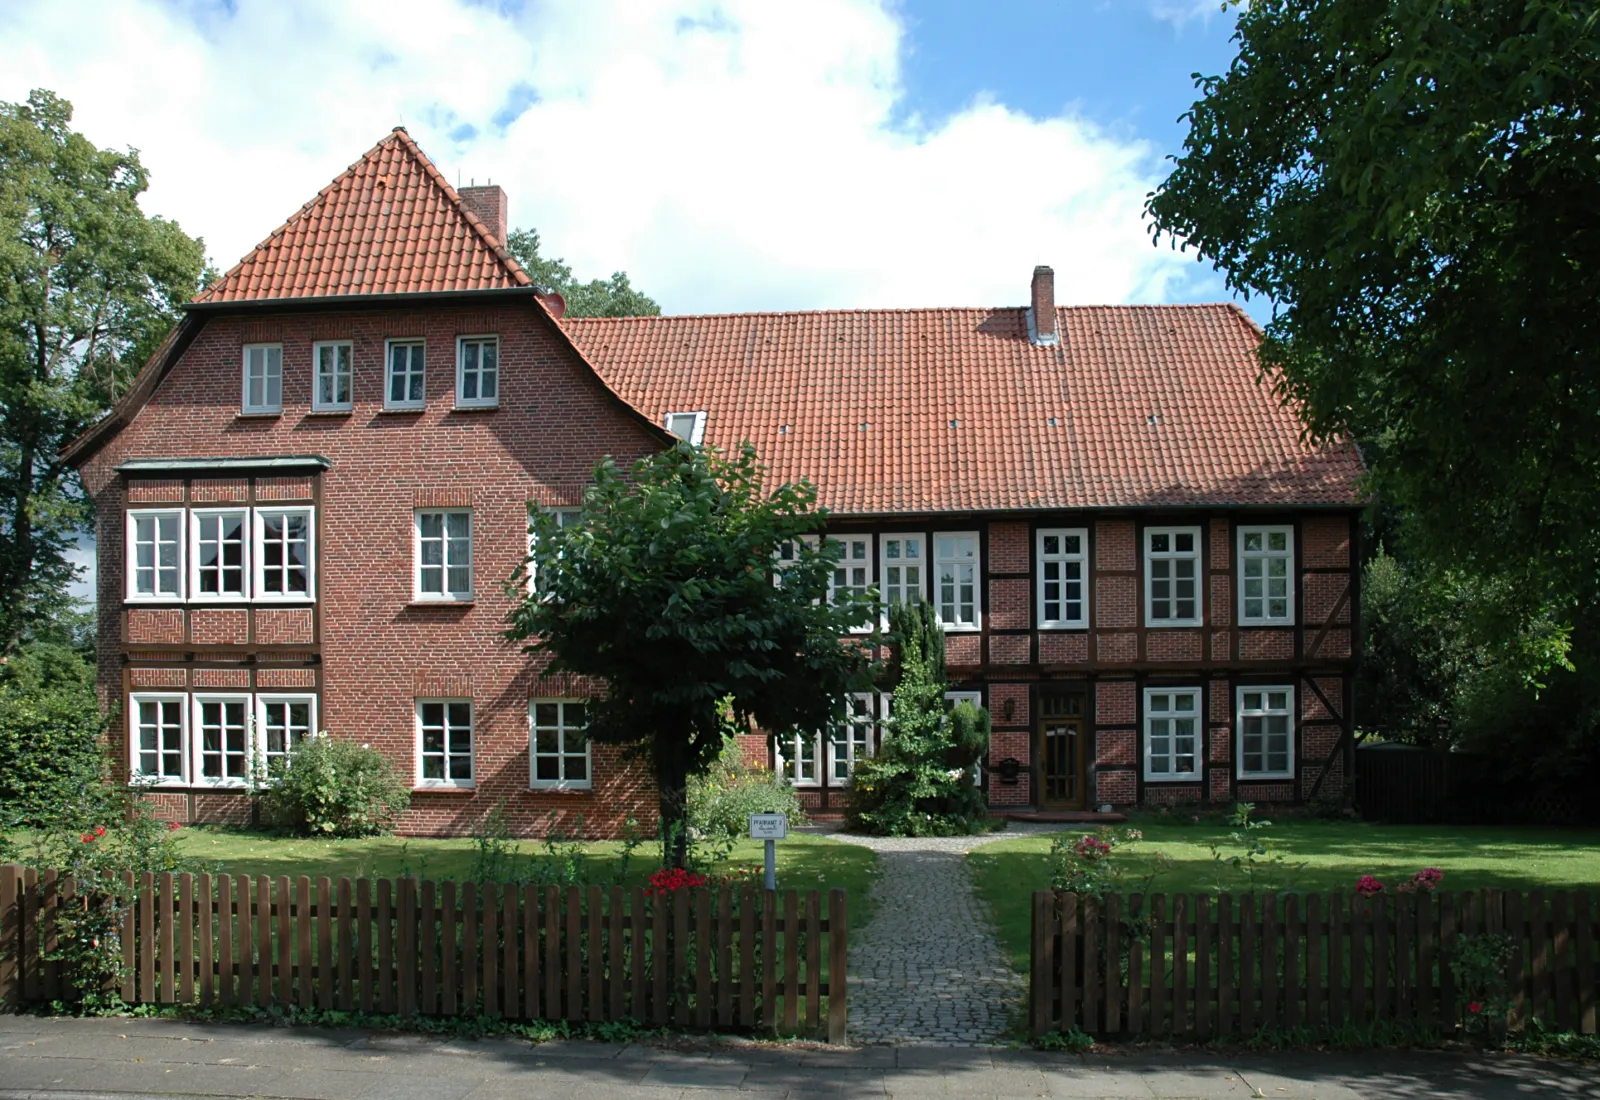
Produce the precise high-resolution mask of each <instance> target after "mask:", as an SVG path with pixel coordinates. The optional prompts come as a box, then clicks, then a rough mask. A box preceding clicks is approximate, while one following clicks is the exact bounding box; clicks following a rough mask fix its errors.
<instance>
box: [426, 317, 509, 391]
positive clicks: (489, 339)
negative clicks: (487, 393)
mask: <svg viewBox="0 0 1600 1100" xmlns="http://www.w3.org/2000/svg"><path fill="white" fill-rule="evenodd" d="M468 344H477V345H479V347H480V349H481V348H482V346H483V345H493V346H494V396H493V397H484V396H483V352H482V351H481V350H480V351H479V352H478V368H477V373H478V396H477V397H466V396H464V394H465V392H466V388H467V387H466V382H467V345H468ZM424 365H426V361H424ZM500 381H501V371H500V337H499V336H497V335H495V334H494V333H492V332H491V333H481V334H478V335H465V336H457V337H456V408H458V409H497V408H499V407H500ZM424 384H426V383H424Z"/></svg>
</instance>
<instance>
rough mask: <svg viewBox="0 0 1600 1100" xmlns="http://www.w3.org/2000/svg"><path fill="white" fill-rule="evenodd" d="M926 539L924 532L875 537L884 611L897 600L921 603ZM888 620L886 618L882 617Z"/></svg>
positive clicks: (926, 571)
mask: <svg viewBox="0 0 1600 1100" xmlns="http://www.w3.org/2000/svg"><path fill="white" fill-rule="evenodd" d="M927 573H928V540H927V537H926V536H924V535H880V536H879V537H878V590H879V592H880V593H881V595H882V597H883V606H884V614H885V616H887V615H888V609H889V608H891V607H894V606H895V605H896V604H909V603H920V602H922V600H923V599H924V598H925V594H924V591H925V590H924V585H925V584H926V583H927ZM884 621H885V622H887V621H888V620H887V618H885V620H884Z"/></svg>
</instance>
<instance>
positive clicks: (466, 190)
mask: <svg viewBox="0 0 1600 1100" xmlns="http://www.w3.org/2000/svg"><path fill="white" fill-rule="evenodd" d="M460 193H461V205H462V206H465V207H466V208H467V209H468V210H470V211H472V213H473V214H475V215H476V216H477V219H478V220H479V221H480V222H482V223H483V224H484V227H485V228H487V229H488V230H489V235H490V236H491V237H493V238H494V241H495V244H498V245H502V246H503V245H504V244H505V243H506V193H505V192H504V191H503V190H501V188H500V185H499V184H494V183H491V184H487V185H486V186H483V187H463V188H462V189H461V192H460ZM1034 278H1035V279H1037V278H1038V276H1035V277H1034Z"/></svg>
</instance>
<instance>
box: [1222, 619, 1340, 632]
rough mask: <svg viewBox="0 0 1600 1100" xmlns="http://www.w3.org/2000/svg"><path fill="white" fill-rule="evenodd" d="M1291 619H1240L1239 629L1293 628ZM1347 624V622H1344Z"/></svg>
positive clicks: (1293, 623)
mask: <svg viewBox="0 0 1600 1100" xmlns="http://www.w3.org/2000/svg"><path fill="white" fill-rule="evenodd" d="M1294 625H1295V622H1294V620H1293V619H1250V620H1248V621H1247V620H1245V619H1240V620H1239V628H1240V629H1241V630H1262V629H1265V630H1291V629H1293V628H1294ZM1346 625H1348V624H1346Z"/></svg>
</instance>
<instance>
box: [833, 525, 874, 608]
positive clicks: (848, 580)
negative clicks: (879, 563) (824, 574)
mask: <svg viewBox="0 0 1600 1100" xmlns="http://www.w3.org/2000/svg"><path fill="white" fill-rule="evenodd" d="M823 547H824V549H825V551H826V552H827V554H828V557H830V558H831V559H832V560H833V569H832V570H831V571H830V572H829V573H828V602H829V603H839V602H841V601H842V600H844V599H846V598H848V597H850V596H854V597H857V598H858V599H863V600H864V599H866V598H867V595H868V593H869V591H870V590H871V588H872V536H871V535H836V536H831V537H829V539H828V541H827V542H826V543H824V544H823ZM850 629H851V630H852V631H857V632H860V631H865V630H870V629H871V624H870V623H869V622H861V623H858V624H856V625H855V626H852V627H851V628H850Z"/></svg>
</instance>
